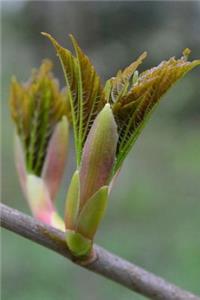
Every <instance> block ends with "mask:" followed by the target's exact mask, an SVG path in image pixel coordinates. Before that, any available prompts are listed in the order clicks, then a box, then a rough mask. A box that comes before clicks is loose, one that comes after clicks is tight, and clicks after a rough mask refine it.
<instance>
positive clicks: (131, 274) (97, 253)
mask: <svg viewBox="0 0 200 300" xmlns="http://www.w3.org/2000/svg"><path fill="white" fill-rule="evenodd" d="M0 221H1V226H2V227H3V228H6V229H8V230H10V231H12V232H15V233H17V234H19V235H21V236H23V237H25V238H27V239H29V240H32V241H33V242H36V243H38V244H40V245H42V246H44V247H46V248H49V249H51V250H53V251H55V252H57V253H58V254H60V255H62V256H64V257H66V258H68V259H70V260H71V261H73V262H75V263H76V264H78V265H80V266H82V267H84V268H86V269H88V270H90V271H92V272H95V273H98V274H101V275H103V276H104V277H107V278H109V279H111V280H113V281H115V282H117V283H119V284H121V285H123V286H125V287H127V288H129V289H131V290H133V291H135V292H137V293H139V294H142V295H143V296H146V297H148V298H150V299H154V300H200V297H198V296H195V295H193V294H191V293H190V292H187V291H185V290H182V289H181V288H179V287H177V286H175V285H174V284H171V283H169V282H167V281H166V280H164V279H162V278H160V277H158V276H156V275H154V274H152V273H150V272H147V271H145V270H144V269H142V268H140V267H138V266H136V265H134V264H132V263H130V262H128V261H126V260H124V259H122V258H120V257H118V256H116V255H114V254H112V253H110V252H108V251H106V250H104V249H103V248H101V247H99V246H96V245H94V257H95V259H92V260H87V261H84V262H81V261H77V260H75V259H74V257H73V256H72V255H71V254H70V252H69V250H68V248H67V246H66V243H65V238H64V233H63V232H61V231H59V230H56V229H55V228H53V227H50V226H48V225H45V224H43V223H41V222H38V221H37V220H35V219H33V218H31V217H29V216H27V215H25V214H23V213H21V212H19V211H17V210H15V209H12V208H9V207H8V206H6V205H4V204H0Z"/></svg>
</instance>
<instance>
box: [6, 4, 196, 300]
mask: <svg viewBox="0 0 200 300" xmlns="http://www.w3.org/2000/svg"><path fill="white" fill-rule="evenodd" d="M41 31H47V32H49V33H51V34H53V35H54V36H55V37H56V38H57V39H58V41H59V42H60V43H61V44H62V45H65V46H66V47H70V49H71V45H70V42H69V38H68V34H69V33H73V34H74V35H75V37H76V38H77V39H78V41H79V43H80V45H81V47H82V49H83V50H84V51H85V52H86V53H87V54H88V55H89V57H90V58H91V60H92V62H93V63H94V65H95V67H96V69H97V71H98V73H99V74H100V75H101V77H102V78H103V80H104V81H105V80H106V79H107V78H109V77H110V76H113V75H114V74H115V73H116V71H117V70H118V69H119V68H123V67H125V66H126V65H128V64H129V63H131V62H132V61H133V60H134V59H135V58H136V57H137V56H138V55H139V54H140V53H141V52H142V51H144V50H147V51H148V53H149V55H148V58H147V59H146V61H145V63H144V64H143V65H142V66H141V68H140V70H144V69H145V68H148V67H151V66H154V65H157V64H158V63H159V62H160V61H161V60H163V59H167V58H169V57H170V56H174V55H175V56H180V55H181V52H182V50H183V49H184V48H185V47H189V48H191V49H192V55H191V58H200V2H199V1H196V2H195V1H191V2H190V1H188V2H180V1H178V2H176V1H172V2H163V1H161V2H156V1H155V2H150V1H148V2H145V1H141V2H64V1H63V2H59V1H55V2H53V1H51V2H46V1H43V2H39V1H4V2H3V3H2V41H3V44H2V99H1V103H2V127H3V128H2V129H3V130H2V133H3V134H2V138H3V153H2V166H3V172H2V175H3V176H2V184H3V202H5V203H6V204H7V205H10V206H12V207H15V208H17V209H19V210H22V211H24V212H26V213H29V211H28V208H27V205H26V203H25V201H24V199H23V196H22V193H21V191H20V188H19V184H18V180H17V175H16V171H15V167H14V160H13V126H12V122H11V119H10V116H9V109H8V97H9V82H10V78H11V76H12V75H13V74H15V75H16V76H17V78H18V79H19V80H21V81H26V80H27V78H28V77H29V74H30V72H31V68H32V67H38V66H39V64H40V62H41V60H42V59H43V58H46V57H49V58H51V59H52V60H53V61H54V65H55V69H54V70H55V74H56V76H57V77H58V78H59V79H60V82H61V85H62V86H63V85H64V80H63V74H62V71H61V67H60V64H59V61H58V59H57V57H56V55H55V52H54V49H53V47H52V46H51V45H50V43H49V41H48V40H47V39H45V38H44V37H43V36H41V35H40V32H41ZM199 78H200V69H196V70H194V71H193V72H192V73H191V74H189V75H188V76H187V77H186V78H184V79H182V80H181V81H180V82H179V83H178V84H177V85H176V86H175V87H173V88H172V89H171V90H170V92H169V93H168V94H167V95H166V96H165V97H164V98H163V101H162V102H161V104H160V106H159V108H158V109H157V110H156V112H155V113H154V115H153V118H152V119H151V120H150V122H149V123H148V125H147V127H146V128H145V130H144V132H143V133H142V135H141V136H140V138H139V140H138V141H137V143H136V144H135V146H134V149H133V150H132V152H131V153H130V155H129V157H128V159H127V160H126V163H125V164H124V166H123V169H122V172H121V174H120V176H119V178H118V180H117V182H116V185H115V188H114V190H113V192H112V195H111V199H110V203H109V208H108V211H107V214H106V216H105V218H104V220H103V223H102V225H101V228H100V230H99V232H98V234H97V236H96V242H97V243H99V244H100V245H102V246H104V247H106V248H107V249H108V250H110V251H113V252H114V253H116V254H118V255H120V256H122V257H124V258H126V259H128V260H130V261H133V262H134V263H136V264H138V265H140V266H143V267H144V268H146V269H148V270H150V271H152V272H155V273H156V274H158V275H161V276H163V277H165V278H166V279H168V280H170V281H172V282H174V283H175V284H177V285H180V286H181V287H183V288H185V289H188V290H191V291H193V292H195V293H197V294H198V293H200V185H199V183H200V181H199V180H200V89H199V83H200V81H199ZM73 170H74V163H73V149H72V150H71V152H70V159H69V162H68V168H67V171H66V175H65V178H64V181H63V185H62V188H61V191H60V193H59V195H58V198H59V209H60V212H61V213H62V208H63V204H64V199H65V193H66V190H67V186H68V182H69V177H70V175H71V174H72V172H73ZM2 237H3V243H2V252H3V260H2V275H3V279H2V300H13V299H15V300H19V299H20V300H25V299H26V300H33V299H42V300H47V299H48V300H55V299H66V300H79V299H82V300H84V299H85V300H86V299H87V300H90V299H91V300H92V299H96V300H100V299H115V300H129V299H135V300H141V299H144V298H143V297H142V296H140V295H137V294H134V293H132V292H131V291H129V290H126V289H125V288H123V287H121V286H119V285H117V284H115V283H113V282H111V281H109V280H106V279H104V278H101V277H100V276H97V275H95V274H92V273H90V272H88V271H86V270H83V269H81V268H79V267H77V266H75V265H73V264H72V263H70V262H68V261H67V260H65V259H64V258H62V257H60V256H58V255H56V254H55V253H53V252H50V251H49V250H47V249H44V248H42V247H40V246H38V245H36V244H34V243H32V242H30V241H28V240H25V239H23V238H21V237H19V236H16V235H15V234H13V233H10V232H6V231H4V230H3V231H2Z"/></svg>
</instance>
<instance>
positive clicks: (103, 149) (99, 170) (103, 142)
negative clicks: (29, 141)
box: [80, 104, 118, 208]
mask: <svg viewBox="0 0 200 300" xmlns="http://www.w3.org/2000/svg"><path fill="white" fill-rule="evenodd" d="M117 140H118V134H117V126H116V123H115V120H114V117H113V113H112V110H111V108H110V105H109V104H106V105H105V106H104V108H103V109H102V111H101V112H100V113H99V114H98V116H97V117H96V119H95V121H94V123H93V125H92V127H91V130H90V132H89V134H88V137H87V140H86V142H85V145H84V148H83V153H82V159H81V165H80V184H81V189H80V207H81V208H82V207H83V206H84V204H85V203H86V202H87V200H88V199H89V198H90V197H91V196H92V195H94V193H96V192H97V191H98V190H99V189H100V188H101V187H102V186H104V185H108V184H109V181H110V179H111V175H112V167H113V164H114V161H115V153H116V146H117Z"/></svg>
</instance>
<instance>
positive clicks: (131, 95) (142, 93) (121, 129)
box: [112, 50, 200, 172]
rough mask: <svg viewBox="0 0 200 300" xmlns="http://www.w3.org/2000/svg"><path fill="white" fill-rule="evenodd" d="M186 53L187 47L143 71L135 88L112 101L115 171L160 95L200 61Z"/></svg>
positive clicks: (199, 63)
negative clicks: (189, 58)
mask: <svg viewBox="0 0 200 300" xmlns="http://www.w3.org/2000/svg"><path fill="white" fill-rule="evenodd" d="M187 55H188V51H187V50H185V51H184V53H183V57H181V58H180V59H177V60H176V59H175V58H170V59H169V60H168V61H163V62H162V63H161V64H159V65H158V66H157V67H155V68H152V69H150V70H147V71H145V72H143V73H141V74H140V76H139V78H138V81H137V83H136V84H134V86H133V87H132V89H131V90H130V91H129V92H128V93H127V94H126V95H124V96H123V97H121V98H120V99H118V101H117V102H115V103H114V104H113V106H112V109H113V113H114V116H115V120H116V123H117V125H118V133H119V141H118V146H117V160H116V164H115V172H116V171H117V170H118V169H119V168H120V166H121V164H122V162H123V160H124V159H125V157H126V155H127V154H128V152H129V151H130V149H131V147H132V145H133V143H134V142H135V140H136V139H137V137H138V135H139V133H140V132H141V130H142V128H143V127H144V125H145V123H146V121H147V119H148V118H149V116H150V114H151V113H152V111H153V110H154V108H155V107H156V105H157V104H158V102H159V100H160V98H161V97H162V96H163V95H164V94H165V93H166V91H167V90H168V89H169V88H170V87H171V86H172V85H173V84H174V83H175V82H176V81H177V80H178V79H180V78H181V77H183V76H184V75H185V74H186V73H187V72H189V71H190V70H192V69H193V68H194V67H196V66H197V65H200V60H195V61H192V62H189V61H187Z"/></svg>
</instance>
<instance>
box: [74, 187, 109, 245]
mask: <svg viewBox="0 0 200 300" xmlns="http://www.w3.org/2000/svg"><path fill="white" fill-rule="evenodd" d="M107 200H108V186H103V187H102V188H100V189H99V190H98V191H97V192H96V193H95V194H94V195H93V196H92V197H91V198H90V199H89V200H88V201H87V203H86V204H85V205H84V207H83V209H82V211H81V212H80V215H79V218H78V220H77V225H76V226H77V227H76V231H77V232H79V233H81V234H82V235H83V236H84V237H86V238H88V239H93V237H94V234H95V233H96V230H97V228H98V226H99V223H100V221H101V219H102V217H103V215H104V212H105V209H106V206H107Z"/></svg>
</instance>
